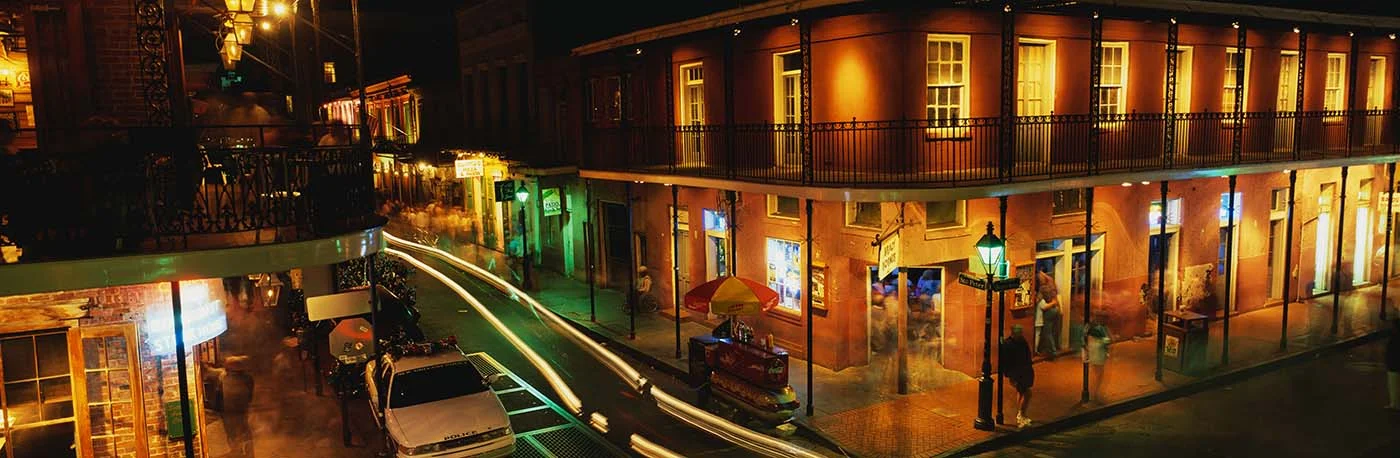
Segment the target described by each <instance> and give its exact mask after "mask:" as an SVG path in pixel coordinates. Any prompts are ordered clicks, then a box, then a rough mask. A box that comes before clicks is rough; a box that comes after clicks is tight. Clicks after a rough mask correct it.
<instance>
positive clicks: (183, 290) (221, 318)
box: [144, 282, 228, 355]
mask: <svg viewBox="0 0 1400 458" xmlns="http://www.w3.org/2000/svg"><path fill="white" fill-rule="evenodd" d="M180 311H181V314H182V316H181V320H180V321H181V322H182V323H183V324H184V333H185V336H184V337H185V350H186V351H188V350H190V349H192V348H194V346H195V345H199V344H201V343H204V342H208V341H209V340H211V339H213V338H215V337H218V336H219V335H220V334H223V333H224V331H227V330H228V318H227V316H226V315H225V314H224V301H222V300H217V299H210V298H209V286H208V285H206V284H204V283H203V282H189V283H181V284H180ZM144 331H145V332H146V345H148V346H150V347H151V354H154V355H170V354H174V353H175V317H174V312H173V309H172V308H170V307H150V308H148V310H147V313H146V325H145V329H144Z"/></svg>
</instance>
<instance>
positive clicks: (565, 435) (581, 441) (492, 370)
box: [467, 353, 626, 458]
mask: <svg viewBox="0 0 1400 458" xmlns="http://www.w3.org/2000/svg"><path fill="white" fill-rule="evenodd" d="M467 360H468V361H471V363H472V365H473V366H476V368H477V370H478V371H480V372H481V373H482V375H487V376H490V375H491V374H501V375H502V377H501V378H500V380H498V381H497V382H496V383H494V384H492V385H491V390H492V391H495V392H496V395H497V396H499V397H500V398H501V404H502V405H504V406H505V408H506V411H507V412H510V425H511V429H512V430H514V431H515V453H514V454H513V455H511V456H516V457H525V458H535V457H538V458H593V457H614V456H626V454H625V453H623V452H622V451H621V450H619V449H618V448H617V447H616V446H614V445H613V444H611V443H609V442H607V441H606V440H603V438H602V437H601V436H599V435H598V434H597V433H595V432H594V431H593V430H592V429H589V428H588V426H587V425H585V424H583V422H580V421H579V420H578V419H577V418H574V416H573V415H570V414H569V413H568V412H567V411H565V410H564V409H563V408H562V407H559V405H557V404H555V403H554V402H553V401H550V400H549V398H547V397H545V396H544V395H543V394H540V392H539V391H538V390H536V389H535V388H534V387H533V386H530V385H529V384H527V383H525V381H524V380H521V379H520V377H518V376H516V375H515V373H514V372H511V371H510V370H509V369H506V368H505V366H502V365H501V363H500V362H497V361H496V360H495V359H494V358H492V357H491V355H488V354H486V353H472V354H469V355H467Z"/></svg>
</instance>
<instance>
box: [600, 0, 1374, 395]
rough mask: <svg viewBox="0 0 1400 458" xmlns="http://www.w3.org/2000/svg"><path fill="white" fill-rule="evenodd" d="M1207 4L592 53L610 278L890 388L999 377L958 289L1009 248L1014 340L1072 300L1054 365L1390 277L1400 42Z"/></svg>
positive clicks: (808, 19) (673, 29)
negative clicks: (738, 281) (1016, 282)
mask: <svg viewBox="0 0 1400 458" xmlns="http://www.w3.org/2000/svg"><path fill="white" fill-rule="evenodd" d="M1190 3H1191V6H1190V8H1189V10H1188V9H1187V7H1181V8H1177V7H1173V6H1166V5H1165V4H1163V5H1159V6H1153V7H1143V8H1120V7H1118V6H1117V5H1116V4H1114V3H1113V2H1087V3H1086V2H1077V3H1075V4H1072V5H1070V4H1041V3H1035V2H1030V3H1024V4H1022V3H1019V2H1013V5H1011V6H1007V7H1006V8H1003V5H1001V4H996V5H986V6H985V7H981V6H966V7H951V6H948V7H945V6H927V5H917V6H916V5H897V4H891V3H879V2H823V3H821V4H812V3H808V2H789V1H771V2H764V3H760V4H754V5H748V6H744V7H741V8H737V9H733V10H728V11H723V12H719V13H715V14H711V15H708V16H704V17H700V18H696V19H693V20H688V21H682V22H676V23H672V24H667V25H663V26H659V27H654V28H648V29H641V30H636V31H634V32H632V33H629V34H625V35H620V36H616V37H613V38H610V39H607V40H603V41H598V42H595V43H591V44H588V45H584V46H581V47H578V48H575V49H574V55H575V56H576V57H577V58H578V59H579V65H580V66H581V68H582V70H581V74H582V75H583V78H582V79H581V80H580V81H579V84H580V86H581V87H582V88H583V92H584V94H583V95H584V100H585V104H586V105H585V107H584V110H583V112H582V114H581V115H582V117H583V128H582V129H581V131H580V134H581V138H582V142H581V147H580V148H581V149H580V157H581V162H580V166H579V169H580V172H579V173H580V176H581V177H582V178H584V179H585V180H586V181H587V182H588V183H590V186H591V195H590V196H589V197H588V200H587V201H586V202H583V203H584V206H583V209H584V210H583V213H584V214H585V215H586V218H587V220H589V221H594V222H596V223H595V224H594V225H593V227H594V228H595V232H593V233H592V235H593V236H594V237H595V238H594V240H597V241H598V242H597V244H596V246H597V247H598V251H597V252H596V253H595V256H598V258H597V259H599V261H598V262H597V265H598V271H597V272H596V273H595V274H594V275H595V278H596V279H597V280H598V281H599V282H600V283H602V284H605V285H609V286H611V287H614V288H620V289H625V288H627V284H628V279H629V277H631V276H632V275H633V272H635V268H636V266H638V265H645V266H647V267H648V268H649V270H650V271H651V272H653V274H652V278H653V281H654V282H655V283H654V286H653V294H655V295H656V297H657V298H658V299H659V300H660V302H661V303H662V307H661V313H662V314H664V315H667V316H674V315H675V312H674V310H675V308H673V307H675V305H674V302H675V301H676V299H675V298H677V297H678V296H679V293H680V292H684V291H686V290H687V289H688V288H689V287H692V286H695V285H698V284H700V283H702V282H704V281H707V280H710V279H714V278H716V277H718V276H721V275H738V276H742V277H746V278H751V279H756V280H759V281H763V282H766V283H768V284H769V286H771V287H773V288H774V289H775V290H777V291H779V292H780V293H781V294H782V297H783V300H782V302H781V303H780V305H779V306H778V307H776V308H775V309H773V310H771V311H767V312H765V313H763V314H761V315H758V316H753V317H746V320H747V321H749V322H750V324H753V325H754V327H755V328H756V331H757V332H756V334H757V335H768V334H771V335H773V337H774V338H775V341H776V343H777V344H778V346H780V347H784V348H786V349H788V350H789V351H791V352H792V353H793V354H794V355H798V356H800V357H802V358H810V359H811V360H813V361H814V362H815V363H816V364H818V365H820V366H824V367H826V368H829V369H832V370H838V371H840V370H843V369H847V368H853V369H854V370H855V371H857V373H858V374H859V373H861V372H859V371H865V372H867V373H874V374H875V377H876V378H878V377H879V375H878V374H879V373H881V372H882V371H885V370H887V369H888V370H891V371H892V370H893V369H892V367H893V366H894V365H895V362H894V361H895V360H896V359H899V360H907V361H912V362H909V363H907V364H911V365H914V366H923V367H924V368H926V369H929V370H933V371H953V372H956V373H961V374H964V375H965V376H973V377H975V376H977V375H979V366H980V364H981V362H982V352H983V348H984V347H983V345H984V339H983V329H984V324H985V323H986V318H985V317H984V312H986V310H985V304H986V302H985V301H986V297H985V295H984V293H982V292H981V291H978V290H974V289H972V288H969V287H965V286H960V285H958V284H957V280H958V278H959V275H960V274H962V273H968V274H973V275H977V276H984V275H986V274H985V273H984V272H983V268H982V267H981V266H980V265H978V264H979V263H975V262H972V261H970V260H972V259H975V251H974V250H973V245H974V243H976V242H977V240H978V238H979V237H981V236H982V235H983V234H984V233H985V231H986V227H987V224H988V223H989V222H990V223H993V224H994V225H995V232H996V233H998V234H1000V235H1002V236H1004V237H1005V238H1006V240H1007V262H1006V265H1004V266H1003V267H1002V268H1001V270H1002V272H1001V273H1002V274H1005V275H1015V276H1019V277H1022V278H1023V279H1025V280H1026V281H1025V285H1027V286H1025V287H1023V289H1022V290H1021V291H1018V292H1015V293H1008V295H1007V298H1006V300H1005V305H1004V306H998V308H1000V307H1004V309H1005V312H1004V313H1005V315H1004V316H1005V318H1004V319H1001V318H997V317H999V316H1002V315H1001V314H1002V313H1003V312H1000V311H998V312H997V313H994V314H993V323H992V326H993V328H994V329H1005V328H1006V327H1008V326H1009V325H1010V324H1013V323H1015V324H1022V325H1024V326H1025V327H1026V328H1027V329H1033V328H1035V326H1036V323H1037V321H1038V320H1037V317H1036V315H1037V314H1036V313H1035V310H1036V307H1035V306H1036V305H1037V302H1038V301H1036V300H1035V296H1036V295H1035V294H1033V293H1032V291H1035V290H1036V289H1038V288H1039V287H1040V286H1042V285H1041V284H1040V283H1046V284H1048V285H1053V287H1054V288H1053V289H1054V290H1055V291H1054V293H1053V294H1046V296H1054V298H1055V299H1057V300H1058V302H1059V303H1060V304H1061V309H1060V310H1062V314H1063V317H1062V318H1061V319H1059V320H1055V321H1053V322H1048V323H1050V324H1047V325H1046V328H1045V329H1043V330H1038V334H1040V335H1044V336H1045V337H1046V338H1047V340H1053V341H1055V344H1056V345H1055V346H1056V347H1058V351H1066V350H1077V348H1078V346H1079V345H1080V342H1082V338H1081V337H1080V336H1082V332H1083V329H1084V324H1086V323H1088V322H1089V321H1090V319H1091V318H1092V319H1095V320H1097V321H1099V322H1102V323H1103V324H1106V325H1107V326H1108V328H1109V329H1110V330H1111V332H1112V333H1113V335H1114V336H1115V337H1114V338H1115V340H1117V339H1120V338H1131V337H1133V336H1141V335H1146V334H1151V333H1154V332H1155V331H1156V330H1155V329H1154V328H1155V325H1156V323H1157V320H1156V318H1157V316H1158V315H1157V314H1156V313H1155V312H1151V311H1152V310H1156V309H1157V307H1158V304H1164V306H1163V308H1164V309H1165V310H1166V311H1168V312H1172V313H1178V312H1186V311H1192V312H1199V313H1201V314H1203V315H1205V316H1207V317H1213V318H1212V319H1211V320H1210V322H1211V323H1212V324H1211V326H1220V325H1221V323H1219V322H1218V321H1216V320H1215V319H1214V318H1220V317H1224V316H1225V315H1226V314H1231V315H1238V314H1242V313H1248V312H1251V311H1255V310H1260V309H1264V308H1269V307H1274V306H1277V305H1279V304H1281V303H1283V302H1284V299H1285V297H1287V298H1288V299H1289V300H1294V301H1298V300H1307V299H1308V298H1312V297H1326V296H1329V295H1331V294H1332V293H1334V292H1337V291H1339V290H1351V289H1353V288H1360V287H1365V286H1368V285H1377V284H1380V283H1382V280H1384V277H1383V276H1382V275H1383V271H1384V270H1385V269H1387V268H1389V269H1390V272H1391V274H1392V277H1393V276H1394V274H1395V273H1396V269H1394V268H1391V267H1392V266H1384V265H1382V262H1381V260H1380V258H1382V257H1384V255H1385V254H1386V253H1387V252H1388V251H1389V250H1388V248H1389V247H1388V246H1386V244H1385V240H1387V237H1388V235H1389V234H1388V233H1387V231H1388V228H1389V227H1390V224H1388V222H1389V221H1390V220H1391V218H1390V217H1389V214H1388V213H1387V211H1388V210H1387V209H1388V208H1390V207H1389V206H1388V205H1387V204H1388V203H1389V202H1388V196H1389V194H1388V193H1389V192H1390V190H1391V189H1392V188H1391V187H1390V185H1389V184H1388V181H1389V180H1390V179H1391V177H1390V175H1389V173H1388V172H1387V167H1388V166H1392V163H1393V162H1395V161H1396V159H1397V157H1398V156H1397V155H1396V154H1397V152H1400V150H1397V149H1396V148H1397V141H1396V138H1397V136H1396V133H1395V127H1394V126H1396V125H1397V124H1396V122H1397V121H1396V119H1397V118H1396V113H1397V111H1396V110H1395V108H1396V102H1395V95H1396V94H1397V93H1396V92H1395V91H1394V90H1393V88H1394V86H1395V84H1396V82H1397V76H1396V75H1400V73H1396V72H1395V69H1394V63H1395V62H1396V59H1397V58H1400V45H1397V42H1396V41H1395V39H1394V36H1395V35H1394V32H1396V31H1397V30H1400V21H1397V20H1395V19H1394V18H1390V17H1369V16H1368V17H1362V16H1358V15H1344V14H1334V13H1328V12H1321V11H1301V10H1290V9H1281V8H1272V7H1259V8H1258V9H1257V10H1250V11H1249V12H1243V11H1235V10H1234V9H1232V8H1231V7H1227V6H1225V5H1222V4H1216V3H1211V2H1190ZM1305 17H1306V18H1313V19H1309V20H1303V19H1302V18H1305ZM1241 49H1242V50H1244V51H1243V52H1240V50H1241ZM1293 177H1296V181H1295V180H1292V179H1291V178H1293ZM1232 193H1233V195H1234V196H1236V197H1237V198H1236V199H1234V202H1235V206H1236V209H1235V212H1234V215H1233V218H1231V215H1230V212H1229V211H1228V208H1229V203H1230V199H1229V197H1230V196H1231V195H1232ZM1289 196H1293V197H1292V199H1291V200H1290V198H1289ZM573 197H574V198H577V199H579V201H582V199H583V198H584V196H573ZM673 208H678V209H679V210H680V211H679V212H673V211H672V209H673ZM595 218H596V219H595ZM1232 220H1233V224H1232ZM1231 227H1233V231H1234V232H1233V237H1232V236H1230V234H1231V232H1230V230H1229V228H1231ZM1289 237H1291V241H1292V245H1291V246H1290V245H1288V244H1287V243H1286V242H1285V240H1286V239H1288V238H1289ZM882 250H893V251H896V252H897V253H898V257H897V259H898V265H899V266H900V268H901V269H900V270H903V271H904V273H905V274H906V275H907V277H908V279H907V284H906V286H903V287H900V286H899V285H898V280H897V279H896V278H895V277H896V276H895V275H891V276H890V277H888V278H876V274H875V270H876V269H877V267H878V266H879V262H878V260H879V259H880V256H881V254H882ZM1392 258H1393V257H1392ZM1290 261H1291V262H1292V265H1293V266H1294V267H1292V268H1290V267H1289V265H1290V264H1289V262H1290ZM1037 271H1040V272H1044V274H1045V275H1044V276H1039V275H1035V274H1034V272H1037ZM658 273H659V275H658ZM1227 273H1228V277H1227ZM1226 278H1230V281H1229V282H1228V283H1227V282H1226V281H1225V279H1226ZM1037 279H1039V280H1037ZM1159 279H1161V280H1159ZM1162 280H1164V281H1162ZM814 282H815V283H814ZM1038 282H1039V283H1038ZM814 290H815V291H816V292H817V294H815V296H816V297H813V296H814V294H813V292H814ZM901 290H904V291H906V292H905V293H903V294H900V293H898V292H897V291H901ZM1086 293H1087V295H1086ZM809 300H810V301H811V302H810V305H809ZM1227 304H1228V307H1227ZM680 315H681V316H680V319H684V320H695V321H701V322H705V323H709V324H714V323H717V322H718V321H719V320H720V317H715V316H707V315H705V314H700V313H694V312H690V311H687V310H684V309H681V311H680ZM1095 317H1097V318H1095ZM900 326H904V329H899V327H900ZM901 335H902V336H901ZM809 336H810V337H809ZM896 336H899V338H896ZM808 338H810V339H812V340H811V342H812V343H811V346H810V348H809V346H808V344H807V339H808ZM1047 353H1054V351H1051V350H1048V349H1047ZM900 365H901V366H903V365H904V364H900ZM885 373H889V372H885ZM880 386H881V389H888V390H890V391H894V390H895V386H894V383H889V384H887V385H886V384H880ZM900 390H901V391H902V390H903V388H900Z"/></svg>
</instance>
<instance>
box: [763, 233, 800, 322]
mask: <svg viewBox="0 0 1400 458" xmlns="http://www.w3.org/2000/svg"><path fill="white" fill-rule="evenodd" d="M767 261H768V263H767V264H768V276H767V280H768V281H767V283H768V287H769V288H772V289H773V291H777V292H778V307H779V308H781V309H784V310H788V311H792V312H800V311H801V310H802V308H801V307H800V306H799V305H798V304H799V303H801V300H802V268H801V266H800V264H801V263H802V245H801V244H799V243H797V242H793V241H789V240H783V239H775V238H769V239H768V260H767Z"/></svg>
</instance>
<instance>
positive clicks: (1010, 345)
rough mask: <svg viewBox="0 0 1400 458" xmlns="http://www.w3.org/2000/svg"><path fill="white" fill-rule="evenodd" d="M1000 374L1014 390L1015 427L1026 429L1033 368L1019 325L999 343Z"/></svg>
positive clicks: (1028, 346) (1014, 326)
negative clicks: (1009, 381) (1008, 380)
mask: <svg viewBox="0 0 1400 458" xmlns="http://www.w3.org/2000/svg"><path fill="white" fill-rule="evenodd" d="M1001 372H1002V374H1003V375H1005V376H1006V378H1008V379H1011V386H1012V387H1014V388H1016V426H1017V427H1022V428H1024V427H1026V426H1029V425H1030V424H1031V419H1030V418H1029V417H1027V416H1026V413H1027V410H1028V409H1029V408H1030V404H1031V385H1034V384H1035V368H1034V367H1032V366H1031V345H1030V343H1029V342H1027V341H1026V336H1025V329H1024V328H1023V327H1021V325H1019V324H1017V325H1012V326H1011V335H1010V336H1009V337H1006V338H1005V339H1002V341H1001Z"/></svg>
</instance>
